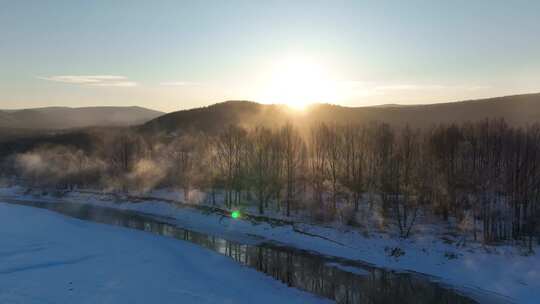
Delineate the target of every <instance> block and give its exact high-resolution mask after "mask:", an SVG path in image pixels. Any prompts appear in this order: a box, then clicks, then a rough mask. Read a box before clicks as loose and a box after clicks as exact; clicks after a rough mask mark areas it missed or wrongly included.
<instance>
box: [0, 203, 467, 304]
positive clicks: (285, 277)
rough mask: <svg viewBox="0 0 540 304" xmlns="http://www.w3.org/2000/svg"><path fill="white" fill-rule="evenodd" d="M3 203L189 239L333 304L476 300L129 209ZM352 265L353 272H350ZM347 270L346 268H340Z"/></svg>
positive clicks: (412, 278)
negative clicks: (202, 230) (227, 236)
mask: <svg viewBox="0 0 540 304" xmlns="http://www.w3.org/2000/svg"><path fill="white" fill-rule="evenodd" d="M2 201H3V202H8V203H13V204H20V205H27V206H33V207H38V208H45V209H49V210H53V211H56V212H59V213H62V214H65V215H68V216H71V217H75V218H79V219H83V220H90V221H94V222H99V223H105V224H112V225H117V226H122V227H128V228H132V229H138V230H143V231H147V232H151V233H155V234H159V235H163V236H168V237H172V238H176V239H179V240H184V241H189V242H192V243H195V244H198V245H200V246H203V247H205V248H208V249H211V250H213V251H216V252H219V253H221V254H223V255H226V256H229V257H230V258H232V259H233V260H235V261H237V262H238V263H241V264H243V265H246V266H249V267H251V268H254V269H256V270H258V271H260V272H263V273H265V274H267V275H269V276H271V277H273V278H274V279H277V280H280V281H281V282H283V283H285V284H287V285H288V286H291V287H296V288H299V289H302V290H305V291H309V292H311V293H314V294H317V295H320V296H322V297H325V298H328V299H332V300H334V301H336V302H337V303H347V304H348V303H364V304H370V303H373V304H375V303H476V302H475V301H473V300H472V299H469V298H467V297H465V296H463V295H460V294H458V293H456V292H455V291H453V290H451V289H448V288H445V287H444V286H441V285H439V284H437V283H434V282H431V281H430V280H429V279H427V278H426V277H424V276H420V275H416V274H410V273H395V272H391V271H387V270H383V269H379V268H375V267H371V266H368V265H364V264H361V263H357V262H353V261H347V260H340V259H335V258H329V257H324V256H320V255H317V254H314V253H310V252H307V251H303V250H298V249H294V248H290V247H284V246H279V245H276V244H272V243H262V244H256V245H250V244H242V243H239V242H235V241H229V240H225V239H222V238H218V237H215V236H212V235H207V234H203V233H198V232H194V231H190V230H186V229H182V228H178V227H176V226H173V225H171V224H168V223H165V222H163V221H160V220H159V219H157V218H155V217H151V216H145V215H142V214H140V213H135V212H130V211H120V210H115V209H110V208H102V207H95V206H89V205H76V204H71V203H47V202H28V201H21V200H12V199H2ZM351 268H354V269H357V271H351V270H350V269H351ZM344 269H346V270H349V271H346V270H344Z"/></svg>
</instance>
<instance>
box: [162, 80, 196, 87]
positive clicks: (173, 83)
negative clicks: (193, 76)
mask: <svg viewBox="0 0 540 304" xmlns="http://www.w3.org/2000/svg"><path fill="white" fill-rule="evenodd" d="M199 84H200V83H198V82H192V81H166V82H161V83H160V84H159V85H160V86H166V87H189V86H196V85H199Z"/></svg>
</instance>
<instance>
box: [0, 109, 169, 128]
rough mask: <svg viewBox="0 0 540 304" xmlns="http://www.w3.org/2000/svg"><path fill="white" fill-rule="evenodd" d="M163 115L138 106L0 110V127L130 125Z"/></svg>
mask: <svg viewBox="0 0 540 304" xmlns="http://www.w3.org/2000/svg"><path fill="white" fill-rule="evenodd" d="M162 114H163V113H162V112H159V111H154V110H150V109H146V108H141V107H83V108H69V107H47V108H35V109H21V110H0V128H9V129H48V130H59V129H70V128H81V127H89V126H132V125H138V124H142V123H145V122H147V121H149V120H151V119H154V118H156V117H158V116H160V115H162Z"/></svg>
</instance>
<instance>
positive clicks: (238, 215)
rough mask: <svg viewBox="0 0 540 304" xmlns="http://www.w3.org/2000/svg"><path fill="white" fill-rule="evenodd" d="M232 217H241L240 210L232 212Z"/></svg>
mask: <svg viewBox="0 0 540 304" xmlns="http://www.w3.org/2000/svg"><path fill="white" fill-rule="evenodd" d="M231 217H232V218H233V219H237V218H239V217H240V211H238V210H234V211H233V212H232V213H231Z"/></svg>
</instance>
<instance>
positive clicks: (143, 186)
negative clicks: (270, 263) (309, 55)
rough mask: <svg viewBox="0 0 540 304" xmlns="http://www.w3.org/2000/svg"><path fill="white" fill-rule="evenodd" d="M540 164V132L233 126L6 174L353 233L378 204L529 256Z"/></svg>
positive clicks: (52, 159)
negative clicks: (200, 202)
mask: <svg viewBox="0 0 540 304" xmlns="http://www.w3.org/2000/svg"><path fill="white" fill-rule="evenodd" d="M539 164H540V126H539V125H532V126H528V127H524V128H516V127H511V126H509V125H507V124H506V123H505V122H504V121H503V120H486V121H482V122H477V123H465V124H461V125H440V126H436V127H432V128H429V129H422V130H416V129H413V128H410V127H403V128H392V127H390V126H389V125H387V124H384V123H371V124H363V125H354V124H345V125H339V124H322V123H321V124H318V125H315V126H313V127H311V128H310V129H309V130H300V129H298V128H296V127H294V126H293V125H292V124H285V125H283V126H281V127H278V128H267V127H262V126H261V127H256V128H252V129H244V128H241V127H236V126H228V127H224V128H223V130H221V132H219V133H218V134H215V135H209V134H203V133H197V132H190V133H184V134H182V135H177V136H159V137H158V136H148V135H141V134H140V133H136V132H133V131H129V130H121V131H116V132H114V134H109V136H105V137H101V138H99V140H97V139H96V143H94V144H93V145H92V148H91V149H79V148H75V147H72V146H70V145H69V144H66V145H58V144H54V145H51V144H48V145H41V146H39V147H36V148H34V149H32V150H30V151H26V152H24V153H14V154H12V155H10V156H7V157H5V158H4V160H3V165H2V166H3V170H2V172H3V173H4V175H11V176H17V177H19V178H22V179H23V180H25V181H26V182H27V183H29V184H31V185H33V186H42V187H43V186H45V187H57V188H73V187H79V188H97V189H108V190H116V191H135V190H136V191H148V190H152V189H156V188H162V187H170V188H179V189H181V190H183V195H184V200H186V201H191V200H194V198H192V197H191V195H192V193H194V191H195V190H196V191H198V192H199V193H201V192H202V193H204V194H205V195H206V201H207V202H208V203H212V204H224V205H225V206H226V207H228V208H238V207H245V206H249V205H251V206H254V207H255V208H256V210H257V211H258V212H259V213H261V214H264V213H266V212H268V211H269V210H271V211H272V212H276V211H277V212H281V213H282V214H283V215H286V216H295V215H299V214H302V215H306V216H309V217H310V218H311V219H312V220H314V221H318V222H324V221H333V220H341V221H342V222H343V223H344V224H347V225H359V224H361V223H358V221H359V220H358V218H359V216H357V215H359V214H360V213H366V212H368V210H371V209H372V208H373V204H376V205H377V206H379V208H380V210H381V213H380V214H382V216H383V218H384V221H385V222H386V223H390V224H392V225H393V226H395V227H397V231H398V232H399V235H400V236H402V237H407V236H409V235H410V234H411V232H412V231H413V227H414V226H415V224H418V222H419V220H420V219H421V218H428V217H430V216H432V218H437V219H440V220H441V221H443V222H448V223H454V225H455V226H465V227H467V228H466V229H464V231H466V232H467V233H468V235H470V236H471V237H472V238H474V239H475V240H478V241H482V242H485V243H493V242H498V241H504V240H512V241H515V242H516V243H519V244H524V245H527V246H528V247H529V248H530V249H531V250H532V246H533V242H534V239H535V238H536V237H537V235H538V219H539V214H540V212H539V210H538V209H539V208H538V202H539V200H540V168H539ZM463 223H467V224H466V225H465V224H463Z"/></svg>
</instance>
